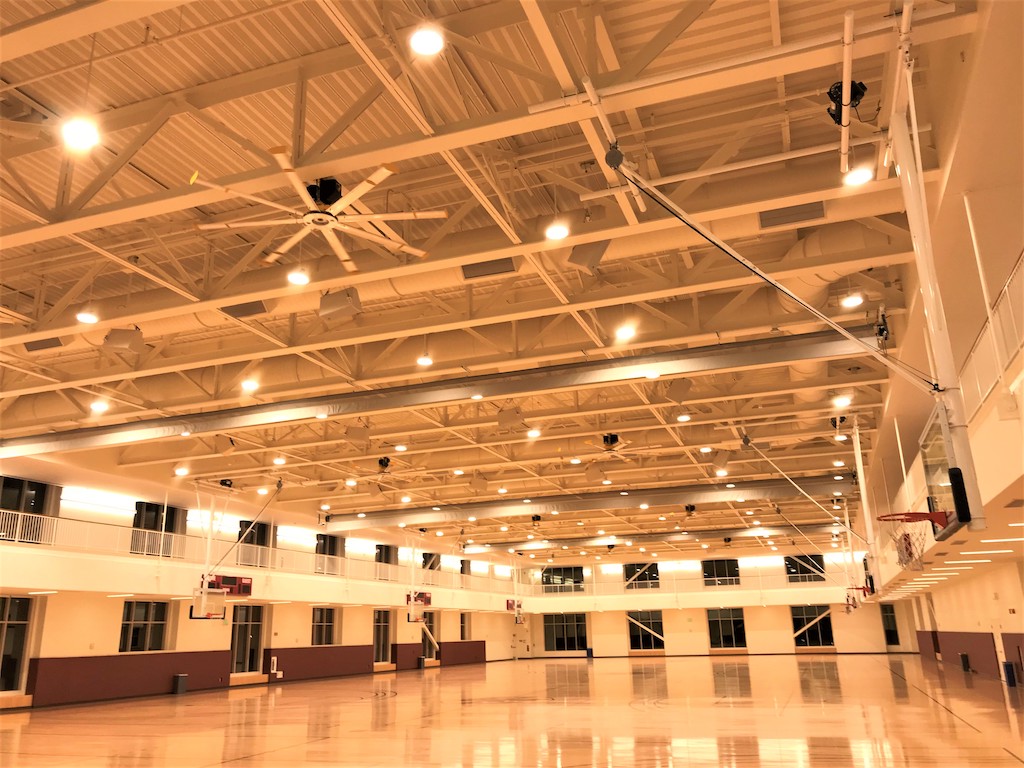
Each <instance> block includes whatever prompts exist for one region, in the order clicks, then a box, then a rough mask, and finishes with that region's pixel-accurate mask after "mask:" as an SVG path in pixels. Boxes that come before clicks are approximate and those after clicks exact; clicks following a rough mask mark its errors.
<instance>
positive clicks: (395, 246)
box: [332, 223, 427, 258]
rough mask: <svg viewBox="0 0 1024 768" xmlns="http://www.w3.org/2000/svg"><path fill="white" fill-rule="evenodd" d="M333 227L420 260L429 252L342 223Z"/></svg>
mask: <svg viewBox="0 0 1024 768" xmlns="http://www.w3.org/2000/svg"><path fill="white" fill-rule="evenodd" d="M332 226H333V227H334V229H338V230H341V231H342V232H346V233H348V234H350V235H352V237H361V238H362V239H363V240H369V241H370V242H371V243H377V245H383V246H384V247H385V248H390V249H391V250H393V251H402V252H403V253H408V254H411V255H413V256H419V257H420V258H423V257H424V256H426V255H427V252H426V251H424V250H423V249H422V248H414V247H413V246H411V245H406V244H405V243H396V242H395V241H394V240H388V239H387V238H386V237H381V236H380V235H374V234H371V233H370V232H366V231H364V230H362V229H357V228H355V227H346V226H345V225H344V224H341V223H338V224H334V225H332Z"/></svg>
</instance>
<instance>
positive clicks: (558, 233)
mask: <svg viewBox="0 0 1024 768" xmlns="http://www.w3.org/2000/svg"><path fill="white" fill-rule="evenodd" d="M568 236H569V227H567V226H566V225H565V224H563V223H562V222H560V221H556V222H555V223H553V224H549V225H548V228H547V229H545V230H544V237H546V238H547V239H548V240H565V238H567V237H568Z"/></svg>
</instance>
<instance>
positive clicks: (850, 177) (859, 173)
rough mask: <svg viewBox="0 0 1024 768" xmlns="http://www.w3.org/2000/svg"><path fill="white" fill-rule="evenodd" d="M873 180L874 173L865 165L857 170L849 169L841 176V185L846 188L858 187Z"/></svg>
mask: <svg viewBox="0 0 1024 768" xmlns="http://www.w3.org/2000/svg"><path fill="white" fill-rule="evenodd" d="M873 178H875V172H874V171H873V170H871V169H870V168H868V167H867V166H866V165H862V166H861V167H859V168H851V169H850V170H848V171H847V172H846V173H845V174H844V175H843V184H845V185H846V186H848V187H859V186H861V185H863V184H867V183H868V182H869V181H871V180H872V179H873Z"/></svg>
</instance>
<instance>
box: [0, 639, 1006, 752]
mask: <svg viewBox="0 0 1024 768" xmlns="http://www.w3.org/2000/svg"><path fill="white" fill-rule="evenodd" d="M1019 691H1020V689H1014V690H1012V691H1009V692H1008V691H1007V689H1004V688H1003V687H1002V686H1001V684H999V683H996V682H994V681H985V680H979V679H977V677H976V676H970V675H966V676H965V674H964V673H962V672H959V671H953V670H951V669H949V668H945V667H937V666H935V665H934V664H929V663H924V664H922V662H921V661H920V660H919V659H918V658H917V657H916V656H843V657H836V656H799V657H793V656H767V657H749V658H747V657H740V656H734V657H725V658H713V659H709V658H703V657H700V658H670V659H652V658H645V659H598V660H597V661H592V662H589V663H588V662H587V661H585V660H582V659H580V660H577V659H571V660H569V659H566V660H531V661H517V662H511V661H509V662H499V663H492V664H488V665H477V666H466V667H451V668H440V669H430V670H425V671H423V672H420V671H415V672H401V673H397V674H395V673H390V674H386V675H377V676H375V677H352V678H342V679H335V680H324V681H316V682H308V683H291V684H287V685H275V686H271V687H269V688H267V687H259V688H248V689H236V690H232V691H217V692H209V693H195V694H188V695H185V696H178V697H171V696H167V697H161V698H150V699H141V700H131V701H119V702H111V703H106V704H96V705H89V706H76V707H63V708H57V709H49V710H35V711H22V712H14V713H10V712H8V713H6V714H4V715H2V716H0V764H2V765H4V766H19V767H22V766H23V767H25V768H31V767H34V766H76V767H80V768H85V767H86V766H116V767H117V768H129V767H131V768H135V767H138V766H220V765H230V766H233V767H234V768H249V767H255V766H259V767H260V768H268V767H269V766H274V767H277V766H281V767H282V768H283V767H285V766H287V767H288V768H295V767H298V766H331V765H350V766H392V767H393V766H463V767H466V768H468V767H469V766H473V767H474V768H483V767H485V766H493V767H497V766H560V767H561V768H573V767H574V766H629V767H631V768H633V767H636V768H650V767H657V768H670V767H679V766H729V767H730V768H749V767H753V766H760V767H764V768H767V767H769V766H771V767H772V768H816V767H817V766H827V767H828V768H834V767H837V766H859V767H863V768H883V767H887V766H894V767H895V766H900V767H901V768H902V767H908V766H909V767H910V768H917V767H918V766H942V767H943V768H961V767H964V768H966V767H968V766H1021V765H1024V759H1022V758H1024V753H1022V750H1021V746H1020V745H1021V726H1022V722H1021V713H1022V707H1021V696H1020V694H1019Z"/></svg>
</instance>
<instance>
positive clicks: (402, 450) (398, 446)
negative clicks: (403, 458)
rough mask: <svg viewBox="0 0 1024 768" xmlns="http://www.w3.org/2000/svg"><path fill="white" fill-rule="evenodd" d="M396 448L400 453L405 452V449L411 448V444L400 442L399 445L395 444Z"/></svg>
mask: <svg viewBox="0 0 1024 768" xmlns="http://www.w3.org/2000/svg"><path fill="white" fill-rule="evenodd" d="M395 450H396V451H398V452H399V453H404V452H405V451H408V450H409V446H407V445H403V444H402V443H399V444H398V445H396V446H395Z"/></svg>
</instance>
